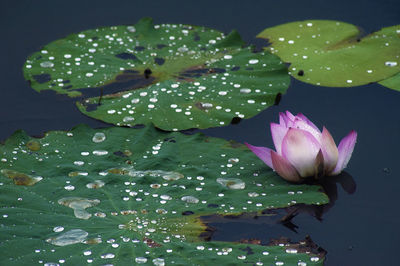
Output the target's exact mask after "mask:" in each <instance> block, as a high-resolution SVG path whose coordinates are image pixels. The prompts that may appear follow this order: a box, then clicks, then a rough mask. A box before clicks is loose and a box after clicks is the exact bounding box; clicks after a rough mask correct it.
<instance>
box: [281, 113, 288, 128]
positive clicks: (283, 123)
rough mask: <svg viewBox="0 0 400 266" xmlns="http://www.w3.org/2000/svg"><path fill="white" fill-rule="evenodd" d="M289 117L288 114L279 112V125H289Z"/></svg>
mask: <svg viewBox="0 0 400 266" xmlns="http://www.w3.org/2000/svg"><path fill="white" fill-rule="evenodd" d="M287 121H288V118H287V116H286V114H284V113H279V125H281V126H285V127H287Z"/></svg>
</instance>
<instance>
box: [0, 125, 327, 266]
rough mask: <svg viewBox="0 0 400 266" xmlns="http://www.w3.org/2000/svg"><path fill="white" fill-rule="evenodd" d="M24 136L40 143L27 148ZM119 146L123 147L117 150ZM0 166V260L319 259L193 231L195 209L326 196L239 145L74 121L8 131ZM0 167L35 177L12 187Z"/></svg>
mask: <svg viewBox="0 0 400 266" xmlns="http://www.w3.org/2000/svg"><path fill="white" fill-rule="evenodd" d="M99 136H101V138H100V139H102V141H98V140H99ZM32 140H34V141H37V142H38V143H40V146H41V149H40V150H38V151H36V152H27V148H26V143H28V142H30V141H32ZM124 150H129V151H132V152H131V153H130V154H129V153H127V154H126V155H125V156H119V155H117V154H116V152H117V151H124ZM99 151H102V152H99ZM0 169H3V170H2V173H3V175H6V176H0V179H1V180H0V204H1V208H0V218H1V219H0V227H1V228H2V229H1V231H0V239H1V240H2V241H1V243H0V247H1V249H2V252H3V254H5V255H4V256H2V257H1V259H0V264H2V265H3V264H4V265H28V264H29V265H33V264H35V263H38V262H39V263H42V264H44V263H51V262H52V263H64V262H65V263H66V264H75V265H83V264H86V263H94V264H96V265H98V264H108V263H113V264H118V265H132V264H134V263H150V264H151V263H153V264H155V265H164V264H172V263H173V262H174V263H175V264H183V265H193V264H203V263H204V261H209V262H210V263H211V262H212V263H214V262H218V263H223V264H226V263H228V264H237V263H241V262H242V261H244V262H247V263H250V264H256V263H257V262H264V263H267V264H269V263H275V262H276V261H277V260H278V261H282V262H285V263H286V264H296V265H297V263H299V262H304V263H307V265H313V264H321V263H323V259H321V260H319V261H316V259H315V258H316V257H315V254H314V255H313V253H310V254H305V253H300V252H299V253H290V252H289V253H288V252H287V251H286V249H287V248H286V247H285V246H280V245H272V246H260V245H254V244H251V243H241V244H240V243H227V242H205V241H204V240H202V239H201V238H199V235H200V234H201V233H202V232H204V230H205V229H206V227H205V224H204V223H203V222H202V221H201V219H200V216H202V215H208V214H214V213H218V214H222V215H224V214H225V215H226V214H240V213H242V212H252V211H258V212H260V211H262V210H265V209H270V208H278V207H287V206H290V205H294V204H296V203H306V204H325V203H327V202H328V198H327V196H326V195H325V194H323V193H322V192H320V187H319V186H311V185H292V184H289V183H287V182H285V181H284V180H282V179H281V178H280V177H278V176H277V175H276V174H275V173H274V172H273V171H272V170H271V169H269V168H268V167H266V166H265V165H264V164H263V163H262V162H259V161H258V160H257V159H256V157H255V156H254V155H253V154H252V153H251V152H250V151H248V150H247V149H246V148H245V146H243V145H236V146H235V147H232V146H230V145H228V142H227V141H225V140H222V139H217V138H208V137H205V136H203V135H201V134H195V135H190V136H188V135H183V134H181V133H178V132H172V133H165V132H161V131H159V130H156V129H155V128H153V127H145V128H142V129H128V128H107V129H100V130H93V129H90V128H88V127H85V126H79V127H77V128H75V129H73V130H72V131H70V132H61V131H53V132H49V133H47V134H46V136H45V137H44V138H41V139H33V138H31V137H29V136H27V135H26V134H24V133H22V132H19V133H16V134H14V135H13V136H12V137H11V138H9V139H8V140H7V141H6V143H5V144H4V145H1V146H0ZM4 169H9V170H4ZM4 171H15V172H17V171H18V172H24V173H28V172H29V173H32V172H34V173H35V175H40V176H43V179H42V180H41V182H39V183H37V184H35V185H34V186H29V187H26V186H17V185H15V184H14V182H13V180H11V179H9V178H8V176H7V172H4ZM71 173H73V174H71ZM16 245H18V248H15V247H16ZM249 249H250V250H251V252H247V251H246V250H249ZM222 250H225V251H222ZM49 265H50V264H49Z"/></svg>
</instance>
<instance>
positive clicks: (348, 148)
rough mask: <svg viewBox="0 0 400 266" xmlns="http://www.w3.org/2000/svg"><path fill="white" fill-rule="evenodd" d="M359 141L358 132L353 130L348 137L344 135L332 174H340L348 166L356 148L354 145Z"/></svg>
mask: <svg viewBox="0 0 400 266" xmlns="http://www.w3.org/2000/svg"><path fill="white" fill-rule="evenodd" d="M356 141H357V132H355V131H354V130H352V131H351V132H350V133H349V134H348V135H347V136H346V137H344V138H343V139H342V140H341V141H340V143H339V147H338V151H339V156H338V161H337V164H336V167H335V169H334V170H333V171H332V172H331V173H330V175H338V174H340V172H342V170H343V169H344V168H346V166H347V163H348V162H349V160H350V158H351V155H352V153H353V150H354V145H356Z"/></svg>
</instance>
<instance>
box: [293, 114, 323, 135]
mask: <svg viewBox="0 0 400 266" xmlns="http://www.w3.org/2000/svg"><path fill="white" fill-rule="evenodd" d="M293 127H294V128H298V129H302V130H305V131H307V132H310V133H311V134H312V135H313V136H314V138H315V139H317V140H319V139H320V138H321V131H319V129H318V128H317V129H315V128H314V127H312V126H310V125H309V124H308V123H307V122H306V121H304V120H302V119H300V118H296V119H295V121H294V123H293Z"/></svg>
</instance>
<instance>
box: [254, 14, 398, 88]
mask: <svg viewBox="0 0 400 266" xmlns="http://www.w3.org/2000/svg"><path fill="white" fill-rule="evenodd" d="M399 32H400V25H397V26H392V27H387V28H383V29H381V30H380V31H377V32H374V33H372V34H370V35H367V36H365V37H360V34H361V33H360V30H359V28H358V27H356V26H354V25H351V24H348V23H344V22H339V21H330V20H307V21H296V22H291V23H287V24H283V25H278V26H275V27H272V28H267V29H265V30H264V31H262V32H261V33H259V34H258V35H257V37H258V38H264V39H268V41H269V42H271V45H270V46H269V47H266V48H265V49H266V50H269V51H271V52H272V53H274V54H276V55H278V56H279V57H281V58H282V60H283V61H285V62H288V63H291V66H290V68H289V71H290V73H291V75H292V76H293V77H294V78H296V79H298V80H301V81H303V82H307V83H311V84H314V85H321V86H328V87H351V86H359V85H364V84H368V83H371V82H377V81H380V80H383V79H386V78H389V77H391V76H393V75H394V74H396V73H398V72H399V71H400V38H399V35H400V33H399Z"/></svg>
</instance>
